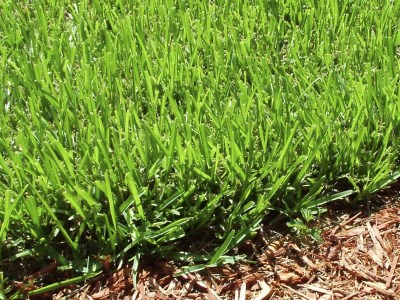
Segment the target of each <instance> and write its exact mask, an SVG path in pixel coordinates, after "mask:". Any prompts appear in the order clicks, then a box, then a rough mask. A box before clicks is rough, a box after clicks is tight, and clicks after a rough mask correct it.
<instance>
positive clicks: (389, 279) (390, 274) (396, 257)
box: [386, 256, 399, 288]
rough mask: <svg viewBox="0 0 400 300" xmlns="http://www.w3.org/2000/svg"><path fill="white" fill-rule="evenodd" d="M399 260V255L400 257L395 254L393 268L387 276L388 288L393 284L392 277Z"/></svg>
mask: <svg viewBox="0 0 400 300" xmlns="http://www.w3.org/2000/svg"><path fill="white" fill-rule="evenodd" d="M398 260H399V257H398V256H395V257H394V258H393V261H392V268H391V269H390V273H389V276H388V277H387V280H386V288H389V287H390V285H391V284H392V279H393V275H394V272H395V271H396V267H397V261H398Z"/></svg>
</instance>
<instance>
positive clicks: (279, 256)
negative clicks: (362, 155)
mask: <svg viewBox="0 0 400 300" xmlns="http://www.w3.org/2000/svg"><path fill="white" fill-rule="evenodd" d="M396 186H397V187H395V188H391V189H389V190H387V191H384V192H381V193H379V194H378V195H377V196H375V197H377V199H378V202H384V203H385V204H384V205H383V206H379V207H378V208H377V209H375V210H374V207H371V211H372V212H371V213H367V211H368V210H369V209H365V210H364V211H358V212H354V211H355V209H354V208H352V209H347V211H341V212H340V213H337V211H336V209H337V208H335V207H331V208H330V210H331V211H332V213H331V216H330V217H329V214H328V217H327V218H322V219H324V224H319V225H318V226H320V228H324V229H323V230H322V238H323V243H322V244H319V245H315V244H310V243H306V241H305V240H304V239H297V238H296V237H295V236H294V235H293V234H285V235H281V234H277V233H276V232H274V231H272V230H271V229H266V228H264V229H263V230H260V232H259V234H258V236H257V237H256V238H255V239H254V240H252V241H249V242H246V243H244V244H243V245H242V246H241V247H240V248H239V249H238V252H239V253H240V254H246V255H247V257H248V259H249V260H250V261H253V262H254V263H238V264H237V265H233V266H222V267H215V268H209V269H206V270H203V271H201V272H198V273H191V274H186V275H180V276H174V274H177V272H179V269H178V268H177V267H176V266H174V264H173V263H172V262H167V261H159V262H153V263H151V264H148V265H146V266H145V267H143V269H141V271H140V274H139V276H138V283H137V285H136V287H135V288H134V286H133V281H132V277H131V269H130V268H125V269H120V270H118V271H116V272H114V273H113V274H112V275H110V276H108V277H107V278H106V277H104V276H103V277H102V278H101V280H100V279H98V280H95V281H93V280H92V281H89V282H87V284H86V285H84V286H81V287H79V288H78V287H70V288H69V289H64V290H62V291H60V292H59V293H58V294H57V295H53V299H93V300H105V299H162V300H164V299H165V300H166V299H210V300H216V299H235V300H236V299H237V300H245V299H257V300H262V299H321V300H327V299H342V300H347V299H400V268H399V264H400V261H399V255H400V230H399V225H400V203H399V201H398V200H399V191H400V184H397V185H396ZM371 201H372V202H374V201H375V200H371ZM372 202H371V203H372ZM375 202H376V201H375ZM333 211H335V213H333Z"/></svg>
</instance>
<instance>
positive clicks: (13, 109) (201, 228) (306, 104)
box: [0, 0, 400, 297]
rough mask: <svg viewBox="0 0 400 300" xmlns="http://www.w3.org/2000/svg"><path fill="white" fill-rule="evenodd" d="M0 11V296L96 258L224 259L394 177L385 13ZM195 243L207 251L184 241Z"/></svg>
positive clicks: (300, 6) (91, 270) (398, 70)
mask: <svg viewBox="0 0 400 300" xmlns="http://www.w3.org/2000/svg"><path fill="white" fill-rule="evenodd" d="M0 15H1V16H2V18H0V63H1V66H0V67H1V72H0V122H1V124H0V137H1V138H0V267H1V270H2V272H0V275H1V276H3V275H4V278H3V279H1V286H3V288H1V289H2V290H3V293H5V292H6V291H4V290H7V288H6V287H7V286H8V281H9V280H12V279H13V276H14V275H13V272H11V269H12V265H13V263H15V261H17V262H21V261H22V262H29V264H32V262H34V264H35V263H36V264H38V265H40V264H41V263H42V262H45V261H48V260H49V259H55V260H56V261H57V262H58V263H59V268H60V269H62V268H63V269H69V270H72V271H73V272H75V274H76V276H75V277H76V278H89V277H91V276H93V274H95V273H96V272H98V271H99V270H101V264H100V263H99V262H98V261H97V260H96V259H94V257H95V256H106V255H111V257H112V261H113V262H115V263H116V265H117V264H118V263H119V262H128V261H130V262H132V261H133V263H134V265H135V266H136V267H137V266H138V265H139V264H140V260H141V258H142V257H143V256H144V255H146V256H149V255H150V256H157V257H169V258H173V259H175V260H177V261H179V260H181V261H183V262H184V263H185V265H186V266H188V267H189V270H194V269H198V268H201V267H206V266H209V265H218V264H222V263H229V262H231V261H233V260H234V258H233V257H232V256H230V252H229V251H230V249H232V248H233V247H234V246H236V245H237V244H239V243H240V242H241V241H243V240H245V239H248V238H250V237H251V236H252V234H253V233H254V232H255V231H256V230H257V228H258V226H259V225H260V222H261V221H265V222H274V221H278V220H282V221H288V225H289V226H292V227H294V229H297V230H300V231H301V232H303V233H304V232H305V233H309V234H313V233H314V232H313V230H312V229H310V228H308V227H307V226H305V225H307V224H308V222H310V221H312V220H314V219H315V218H318V217H319V216H320V214H321V213H322V212H323V211H324V204H326V203H328V202H331V201H339V200H346V201H351V202H353V203H354V204H355V205H360V204H357V203H360V202H359V201H360V200H365V199H367V198H368V196H369V195H371V194H372V193H373V192H375V191H378V190H379V189H382V188H383V187H385V186H387V185H388V184H390V183H391V182H393V181H394V180H396V179H397V178H398V177H399V176H400V169H399V158H400V150H399V149H400V148H399V146H400V134H399V132H400V93H399V81H400V80H399V74H400V64H399V61H400V33H399V32H400V2H399V1H388V0H383V1H378V0H373V1H363V0H352V1H350V0H336V1H335V0H325V1H322V2H321V1H311V0H302V1H294V0H292V1H291V0H286V1H275V0H270V1H266V0H263V1H261V0H254V1H250V0H248V1H246V0H244V1H242V0H240V1H239V0H214V1H198V0H189V1H172V0H167V1H153V2H151V1H150V2H149V1H123V0H119V1H99V0H93V1H88V0H84V1H79V3H74V1H68V0H60V1H56V0H47V1H46V0H31V1H11V0H4V1H2V2H1V4H0ZM204 232H206V235H207V238H208V241H211V247H209V249H206V250H204V251H202V252H196V253H193V252H191V251H190V250H188V249H186V248H185V247H183V245H184V244H185V243H183V242H184V241H186V242H187V241H188V240H189V241H190V239H195V238H198V237H199V236H204V235H205V234H204ZM314 238H316V239H318V236H317V235H314ZM80 276H83V277H80ZM85 276H86V277H85ZM0 278H2V277H0ZM72 280H74V279H72ZM37 284H38V285H40V282H38V283H37ZM60 284H62V283H60ZM1 286H0V287H1ZM52 287H54V286H52ZM56 287H57V286H56ZM14 296H15V297H16V295H14Z"/></svg>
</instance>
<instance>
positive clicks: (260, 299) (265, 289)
mask: <svg viewBox="0 0 400 300" xmlns="http://www.w3.org/2000/svg"><path fill="white" fill-rule="evenodd" d="M258 284H259V285H260V287H261V294H260V295H258V296H257V297H256V298H255V299H254V300H265V299H268V298H269V297H270V295H271V293H272V289H271V288H270V286H269V285H268V284H266V283H265V281H259V282H258Z"/></svg>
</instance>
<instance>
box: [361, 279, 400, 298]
mask: <svg viewBox="0 0 400 300" xmlns="http://www.w3.org/2000/svg"><path fill="white" fill-rule="evenodd" d="M364 283H365V284H367V285H369V286H370V287H372V288H374V289H375V290H377V291H378V292H380V293H382V294H384V295H386V296H389V297H394V296H396V293H395V292H393V291H391V290H388V289H387V288H386V285H385V284H383V283H380V282H370V281H364Z"/></svg>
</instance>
